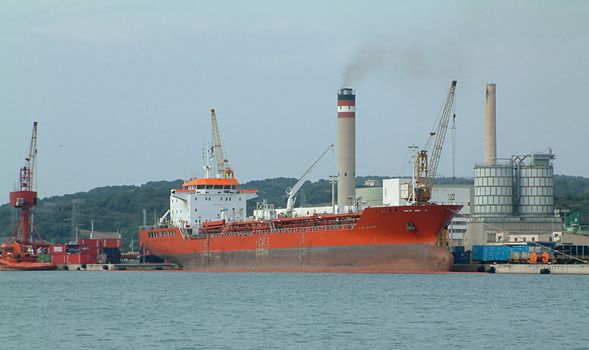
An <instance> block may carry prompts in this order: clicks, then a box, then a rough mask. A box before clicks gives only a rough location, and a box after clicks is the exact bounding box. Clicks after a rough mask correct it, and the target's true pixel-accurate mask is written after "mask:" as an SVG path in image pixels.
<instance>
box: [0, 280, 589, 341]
mask: <svg viewBox="0 0 589 350" xmlns="http://www.w3.org/2000/svg"><path fill="white" fill-rule="evenodd" d="M24 348H31V349H271V348H290V349H422V348H423V349H428V348H429V349H434V348H439V349H448V348H465V349H531V348H538V349H540V348H542V349H589V276H555V275H519V276H518V275H491V274H482V275H478V274H468V275H456V274H451V275H353V274H274V273H269V274H253V273H252V274H249V273H248V274H233V273H221V274H213V273H188V272H88V271H85V272H72V271H70V272H61V271H60V272H57V271H56V272H0V349H24Z"/></svg>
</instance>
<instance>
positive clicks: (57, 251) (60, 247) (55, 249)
mask: <svg viewBox="0 0 589 350" xmlns="http://www.w3.org/2000/svg"><path fill="white" fill-rule="evenodd" d="M49 254H51V255H64V254H65V244H53V245H50V246H49Z"/></svg>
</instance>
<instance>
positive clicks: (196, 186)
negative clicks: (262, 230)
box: [170, 178, 257, 228]
mask: <svg viewBox="0 0 589 350" xmlns="http://www.w3.org/2000/svg"><path fill="white" fill-rule="evenodd" d="M238 186H239V183H238V182H237V180H236V179H233V178H230V179H219V178H198V179H193V180H190V181H187V182H185V183H184V184H183V185H182V188H181V189H175V190H172V191H171V193H170V220H171V224H172V225H174V226H178V227H183V228H199V227H200V226H201V225H202V223H204V222H207V221H215V220H225V221H227V222H232V221H243V220H245V219H246V217H247V214H246V201H247V200H248V199H252V198H256V197H257V191H256V190H241V189H239V188H238Z"/></svg>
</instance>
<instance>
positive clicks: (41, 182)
mask: <svg viewBox="0 0 589 350" xmlns="http://www.w3.org/2000/svg"><path fill="white" fill-rule="evenodd" d="M587 18H589V2H585V1H517V2H514V1H493V2H489V1H417V2H415V1H372V2H371V1H362V2H360V1H354V2H352V1H349V2H344V1H339V2H318V1H267V2H262V1H255V2H253V1H235V2H230V1H227V2H212V1H208V2H205V1H30V2H23V1H6V0H3V1H1V2H0V77H1V79H0V149H1V153H0V196H6V197H5V200H0V203H2V202H7V201H8V192H9V191H10V190H12V189H13V186H14V184H15V182H16V178H17V175H18V169H19V167H20V166H22V165H23V162H24V157H25V155H26V152H27V149H28V144H29V138H30V133H31V128H32V122H33V121H34V120H38V121H39V145H38V148H39V161H38V180H37V184H38V186H37V187H38V190H39V192H40V196H42V197H45V196H49V195H55V194H64V193H73V192H77V191H83V190H88V189H91V188H94V187H97V186H105V185H119V184H141V183H144V182H147V181H150V180H162V179H176V178H183V177H185V176H189V177H191V176H196V175H198V176H200V175H201V173H202V172H201V170H200V169H201V149H202V145H203V144H204V142H206V141H208V140H209V139H210V120H209V115H208V110H209V108H211V107H214V108H216V109H217V114H218V118H219V123H220V127H221V132H222V137H223V140H224V144H225V149H226V153H227V155H228V157H229V159H230V161H231V164H232V166H233V168H234V169H235V172H236V176H237V177H238V179H239V180H240V181H242V182H245V181H248V180H252V179H263V178H271V177H276V176H288V177H298V176H300V174H302V173H303V172H304V170H305V169H306V168H307V167H308V166H309V165H310V164H311V163H312V162H313V160H314V159H315V158H316V157H317V156H318V155H319V154H320V153H321V152H322V151H323V150H324V149H325V147H327V145H328V144H330V143H333V142H335V134H336V133H335V126H336V109H335V106H336V91H337V89H338V88H339V87H341V86H342V84H344V83H345V84H349V85H351V87H354V88H356V89H357V120H356V123H357V173H358V174H359V175H370V174H378V175H397V174H409V171H410V170H409V166H408V165H407V162H408V155H407V146H408V145H409V144H412V143H415V144H419V145H422V144H424V143H425V141H426V138H427V134H428V132H429V130H430V129H431V127H432V125H433V123H434V120H435V118H436V116H437V114H438V111H439V109H440V107H441V104H442V102H443V100H444V97H445V94H446V91H447V89H448V86H449V84H450V81H451V80H453V79H456V80H458V87H457V93H456V112H457V141H456V143H457V151H456V153H457V162H456V173H457V175H459V176H472V167H473V164H474V163H475V162H479V161H481V160H482V145H483V141H482V134H483V117H484V95H485V84H486V83H489V82H492V83H496V84H497V118H498V120H497V132H498V156H501V157H507V156H509V155H511V154H514V153H528V152H531V151H536V150H545V149H547V148H552V149H553V151H554V152H555V153H556V156H557V161H556V162H555V172H556V173H558V174H569V175H581V176H589V162H587V161H586V160H584V158H583V157H580V154H581V155H582V154H583V152H585V151H586V150H588V149H589V139H588V137H587V136H586V134H587V130H588V129H589V121H588V120H587V117H588V115H587V111H588V107H589V99H588V98H587V97H586V95H587V93H586V83H587V81H589V68H588V62H589V45H587V39H588V38H589V35H588V34H589V26H588V25H587V22H586V21H587ZM346 72H347V73H346ZM344 80H347V81H344ZM450 151H451V139H450V133H448V138H447V142H446V146H445V152H444V155H443V158H442V160H441V164H440V169H439V171H438V172H439V173H440V174H442V175H451V173H452V170H451V169H452V163H451V152H450ZM333 158H334V157H331V159H328V160H327V161H326V162H325V164H323V165H322V166H321V167H320V168H319V169H318V170H317V171H316V172H315V174H314V178H327V176H328V175H330V174H331V173H333V171H334V165H333ZM0 198H1V197H0Z"/></svg>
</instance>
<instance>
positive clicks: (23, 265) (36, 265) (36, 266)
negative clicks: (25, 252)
mask: <svg viewBox="0 0 589 350" xmlns="http://www.w3.org/2000/svg"><path fill="white" fill-rule="evenodd" d="M0 268H2V269H4V270H19V271H38V270H55V269H56V268H57V266H56V265H55V264H53V263H43V262H32V261H20V260H19V259H12V258H2V257H0Z"/></svg>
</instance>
